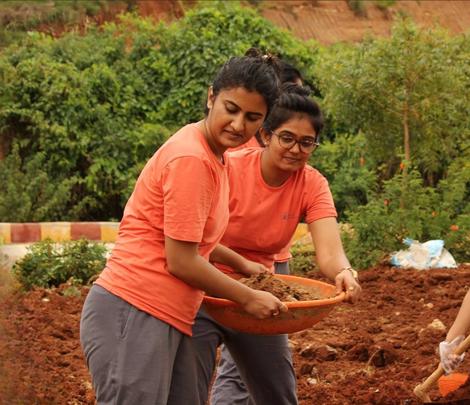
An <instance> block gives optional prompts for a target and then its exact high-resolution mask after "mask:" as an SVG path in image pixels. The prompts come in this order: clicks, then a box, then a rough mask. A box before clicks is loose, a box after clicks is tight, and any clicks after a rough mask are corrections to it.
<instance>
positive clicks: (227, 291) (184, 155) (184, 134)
mask: <svg viewBox="0 0 470 405" xmlns="http://www.w3.org/2000/svg"><path fill="white" fill-rule="evenodd" d="M278 92H279V88H278V80H277V75H276V70H275V69H274V66H273V62H272V60H271V59H270V58H263V57H258V56H251V57H247V56H245V57H240V58H231V59H230V60H229V61H228V62H227V63H226V64H225V65H224V66H223V67H222V68H221V69H220V71H219V73H218V74H217V76H216V78H215V80H214V83H213V86H212V87H211V88H210V89H209V92H208V100H207V112H206V117H205V119H203V120H202V121H199V122H197V123H194V124H189V125H187V126H185V127H183V128H181V129H180V130H179V131H178V132H176V133H175V134H174V135H173V136H172V137H171V138H170V139H169V140H168V141H167V142H166V143H165V144H164V145H163V146H162V147H161V148H160V149H159V150H158V151H157V152H156V153H155V155H154V156H153V157H152V158H151V159H150V160H149V161H148V162H147V164H146V166H145V168H144V169H143V171H142V173H141V174H140V176H139V179H138V180H137V183H136V186H135V189H134V191H133V193H132V195H131V197H130V198H129V201H128V202H127V204H126V208H125V210H124V215H123V219H122V221H121V224H120V227H119V235H118V238H117V240H116V244H115V247H114V249H113V251H112V253H111V256H110V258H109V260H108V262H107V264H106V267H105V269H104V270H103V272H102V273H101V274H100V276H99V278H98V279H97V281H96V282H95V284H94V285H93V287H92V288H91V290H90V292H89V294H88V296H87V299H86V301H85V304H84V308H83V311H82V318H81V325H80V339H81V343H82V347H83V350H84V353H85V357H86V361H87V365H88V367H89V369H90V372H91V375H92V380H93V387H94V389H95V393H96V399H97V403H98V404H110V403H112V404H144V405H145V404H152V405H154V404H175V405H180V404H198V402H197V394H196V375H195V358H194V351H193V347H192V342H191V338H190V336H191V327H192V325H193V323H194V317H195V315H196V312H197V310H198V308H199V306H200V303H201V300H202V295H203V291H207V292H208V293H209V294H212V295H217V296H220V297H225V298H228V299H231V300H233V301H236V302H239V303H240V304H241V305H242V306H243V307H244V308H245V309H246V310H247V311H248V312H250V313H252V314H253V315H255V316H257V317H259V318H263V317H267V316H271V315H272V313H278V312H279V311H285V310H287V308H286V307H285V305H284V304H282V303H281V302H280V301H279V300H278V299H277V298H275V297H274V296H273V295H271V294H268V293H265V292H259V291H255V290H252V289H250V288H247V287H246V286H243V285H241V284H240V283H238V282H236V281H234V280H233V279H231V278H230V277H227V276H226V275H224V274H222V273H221V272H220V271H219V270H217V269H216V268H215V267H214V266H213V265H212V264H210V262H209V258H210V257H211V258H215V259H217V258H218V257H219V255H215V256H214V257H212V254H213V250H214V248H215V247H216V245H217V244H218V243H219V241H220V239H221V237H222V235H223V233H224V231H225V229H226V226H227V222H228V216H229V214H228V177H227V170H226V169H227V168H226V161H225V157H224V152H225V151H226V149H228V148H231V147H236V146H238V145H240V144H242V143H244V142H247V141H248V140H249V139H250V138H251V137H252V136H253V135H254V134H255V132H256V131H258V129H259V128H260V126H261V125H262V123H263V121H264V119H265V117H266V115H267V113H268V112H269V110H270V108H271V107H272V103H273V100H275V99H276V98H277V95H278ZM221 250H222V251H223V252H224V258H223V260H224V261H225V262H226V263H229V264H230V265H231V266H233V267H235V268H238V269H240V271H248V272H256V271H259V269H260V265H259V264H257V263H253V262H250V261H249V260H247V259H245V258H243V257H242V256H240V255H238V254H236V253H234V252H231V251H229V250H228V249H226V248H221Z"/></svg>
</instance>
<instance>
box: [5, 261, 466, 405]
mask: <svg viewBox="0 0 470 405" xmlns="http://www.w3.org/2000/svg"><path fill="white" fill-rule="evenodd" d="M309 276H311V277H312V278H318V279H319V278H320V277H319V275H318V274H316V273H312V274H310V275H309ZM359 279H360V282H361V285H362V288H363V297H362V299H361V300H360V302H359V303H358V304H356V305H351V304H346V303H344V304H341V305H338V306H337V307H336V308H335V309H334V310H333V312H332V313H331V314H329V315H328V317H326V318H325V319H323V320H322V321H321V322H319V323H318V324H316V325H315V326H314V327H312V328H310V329H307V330H304V331H302V332H298V333H295V334H291V335H290V336H289V341H290V346H291V348H292V352H293V358H294V367H295V370H296V375H297V387H298V389H297V391H298V396H299V405H311V404H328V405H367V404H375V405H405V404H407V405H418V404H420V402H419V401H418V400H417V398H415V397H414V395H413V388H414V387H415V386H416V385H417V384H419V383H420V382H422V381H423V380H424V379H425V378H426V377H428V376H429V375H430V374H431V373H432V372H433V371H434V370H435V368H436V367H437V365H438V362H439V358H438V355H437V353H436V349H437V346H438V344H439V342H440V341H441V340H442V339H443V338H444V337H445V333H446V331H445V329H446V328H448V327H449V326H450V325H451V323H452V322H453V320H454V319H455V316H456V315H457V311H458V309H459V307H460V304H461V302H462V299H463V297H464V295H465V293H466V292H467V290H468V289H469V288H470V265H461V266H460V267H459V268H458V269H452V270H429V271H415V270H398V269H394V268H390V267H386V266H383V267H375V268H372V269H370V270H367V271H364V272H361V273H360V275H359ZM75 293H77V291H74V290H70V288H67V287H63V288H61V289H55V290H52V291H46V290H41V289H39V290H35V291H32V292H29V293H20V292H18V293H16V294H13V295H10V296H9V297H8V298H7V299H3V300H1V301H0V317H2V318H3V319H0V328H1V329H0V403H2V404H3V403H5V404H47V405H50V404H89V405H92V404H94V394H93V389H92V386H91V381H90V376H89V373H88V371H87V369H86V365H85V360H84V358H83V355H82V352H81V349H80V344H79V318H80V311H81V307H82V305H83V301H84V299H85V296H86V294H87V293H88V289H87V288H82V289H81V290H80V291H78V295H76V294H75ZM460 371H461V372H469V371H470V356H467V358H466V359H465V361H464V363H463V365H462V367H461V368H460ZM457 394H458V393H455V395H457ZM430 395H431V398H432V399H433V400H434V401H436V400H444V401H445V402H449V401H452V400H453V399H452V398H453V397H451V396H448V397H445V398H441V397H440V395H439V392H438V389H437V386H436V387H434V388H433V389H432V391H431V392H430ZM451 395H453V394H451ZM463 395H464V397H465V394H463ZM465 398H468V397H465ZM455 401H459V400H458V399H455ZM465 401H467V402H464V403H470V402H468V400H465ZM457 403H458V402H457Z"/></svg>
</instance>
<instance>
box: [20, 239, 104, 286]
mask: <svg viewBox="0 0 470 405" xmlns="http://www.w3.org/2000/svg"><path fill="white" fill-rule="evenodd" d="M105 256H106V247H105V246H104V245H103V244H102V243H94V242H90V241H88V240H86V239H81V240H78V241H70V242H65V243H61V244H59V243H54V242H53V241H52V240H44V241H42V242H38V243H35V244H33V245H32V246H31V247H29V248H28V253H27V254H26V255H25V256H24V257H23V258H21V259H20V260H18V261H17V262H16V263H15V264H14V266H13V273H14V274H15V275H16V277H17V279H18V281H19V282H20V283H21V284H22V285H23V287H24V288H25V289H27V290H29V289H31V288H33V287H42V288H50V287H57V286H59V285H60V284H63V283H66V282H70V281H71V280H72V281H73V283H72V284H87V283H89V282H90V280H91V279H92V278H93V277H94V276H95V275H96V274H98V273H99V272H100V271H101V270H102V269H103V268H104V265H105V263H106V258H105Z"/></svg>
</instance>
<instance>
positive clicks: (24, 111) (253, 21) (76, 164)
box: [0, 2, 317, 221]
mask: <svg viewBox="0 0 470 405" xmlns="http://www.w3.org/2000/svg"><path fill="white" fill-rule="evenodd" d="M188 44H189V45H188ZM251 46H259V47H261V48H263V49H266V50H270V51H272V52H275V53H278V54H281V55H282V56H283V57H284V58H286V59H288V60H290V61H291V62H293V63H295V64H296V65H297V66H298V67H299V68H300V69H302V70H304V71H305V74H306V76H307V77H308V78H310V79H311V78H312V76H311V69H312V67H313V65H314V64H315V61H316V49H317V47H316V45H315V44H314V43H303V42H301V41H300V40H297V39H295V38H294V37H293V36H292V35H291V34H289V33H287V32H285V31H282V30H280V29H278V28H276V27H275V26H274V25H272V24H271V23H269V22H268V21H266V20H265V19H263V18H262V17H260V16H259V15H258V14H257V13H256V12H255V11H254V10H250V9H247V8H242V7H240V6H239V5H237V4H236V3H235V4H232V3H226V2H220V3H214V4H213V5H212V6H209V7H202V8H199V9H197V10H195V11H191V12H188V14H187V15H186V16H185V17H184V18H183V19H181V20H179V21H177V22H175V23H173V24H171V25H164V24H155V22H152V21H151V20H145V19H142V18H140V17H136V16H133V15H125V16H123V17H122V18H121V21H120V23H119V24H106V25H104V26H103V27H100V28H96V27H92V26H90V27H88V28H87V32H86V34H85V35H80V34H78V33H74V32H72V33H68V34H65V35H64V36H63V37H61V38H58V39H54V38H51V37H49V36H47V35H44V34H40V33H34V32H33V33H30V34H28V36H27V37H25V38H24V39H23V41H22V42H20V43H17V44H14V45H12V46H10V47H8V48H6V49H5V50H4V51H3V52H2V54H0V140H1V141H0V147H1V148H2V150H3V153H4V154H5V155H8V154H10V153H12V149H11V148H12V145H13V143H14V142H13V140H15V141H16V142H18V156H19V157H20V162H17V165H16V167H18V168H20V169H19V171H20V172H22V173H26V172H27V169H26V166H27V165H28V164H30V163H29V162H31V161H34V162H36V159H37V161H41V162H43V164H42V166H41V171H42V172H43V173H44V176H45V177H44V182H45V183H48V184H51V185H54V186H56V187H57V186H58V185H62V186H63V189H60V190H61V193H62V194H61V201H62V205H61V206H60V207H58V209H57V210H56V211H54V210H52V209H47V210H45V211H44V210H43V211H44V212H43V213H41V215H38V214H37V213H35V210H34V209H30V208H27V209H25V210H23V211H21V212H18V211H13V212H10V213H8V211H5V210H4V212H7V215H6V216H2V213H1V212H0V221H24V220H28V221H33V220H38V218H41V220H55V219H58V218H60V219H63V220H65V219H71V220H114V219H120V218H121V216H122V211H123V207H124V204H125V202H126V201H127V199H128V197H129V194H130V192H131V190H132V187H133V185H134V183H135V180H136V177H137V175H138V173H139V171H140V170H141V168H142V167H143V165H144V164H145V162H146V161H147V160H148V159H149V158H150V157H151V156H152V155H153V153H155V151H156V150H157V149H158V148H159V147H160V146H161V145H162V144H163V143H164V142H165V141H166V139H168V137H169V136H170V135H171V133H172V132H173V131H174V130H175V129H176V128H177V127H179V126H182V125H185V124H187V123H189V122H194V121H196V120H199V119H200V118H201V117H202V116H203V104H204V99H205V95H206V92H207V86H208V84H209V83H210V81H211V79H212V78H213V75H214V73H215V71H216V70H217V69H218V68H219V67H220V65H221V64H222V62H224V61H225V60H226V59H227V58H228V57H229V56H232V55H241V54H243V53H244V52H245V51H246V50H247V49H248V48H249V47H251ZM38 154H43V156H46V157H47V160H41V159H42V158H36V155H38ZM17 172H18V170H16V171H11V170H10V171H9V173H17ZM46 178H47V181H46V180H45V179H46ZM64 179H67V181H66V180H64ZM2 180H3V178H2ZM5 182H6V183H14V182H15V180H14V176H12V177H10V176H6V177H5ZM64 182H65V183H64ZM9 187H13V188H16V189H17V188H18V187H20V186H18V185H16V184H14V185H10V186H9ZM21 187H23V189H26V188H27V187H26V186H21ZM21 187H20V188H21ZM15 195H18V197H17V198H16V199H15V200H14V201H13V199H12V198H10V199H9V201H8V204H6V203H4V204H3V205H10V206H12V205H15V204H16V205H19V204H20V203H21V201H22V198H23V195H22V193H20V192H17V193H16V194H15ZM12 201H13V204H12ZM43 201H45V200H43ZM57 203H58V202H57ZM1 205H2V203H1V202H0V206H1ZM33 205H35V204H33ZM35 206H39V204H36V205H35ZM17 212H18V215H19V216H16V214H17Z"/></svg>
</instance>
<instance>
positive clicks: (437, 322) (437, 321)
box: [426, 318, 446, 332]
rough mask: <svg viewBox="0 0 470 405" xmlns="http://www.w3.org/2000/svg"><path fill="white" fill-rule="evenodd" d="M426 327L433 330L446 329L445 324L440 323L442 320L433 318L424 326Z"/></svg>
mask: <svg viewBox="0 0 470 405" xmlns="http://www.w3.org/2000/svg"><path fill="white" fill-rule="evenodd" d="M426 327H427V328H428V329H435V330H438V331H441V332H442V331H445V330H446V327H445V325H444V324H443V323H442V321H441V320H440V319H437V318H436V319H434V320H433V321H432V322H431V323H430V324H429V325H428V326H426Z"/></svg>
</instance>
